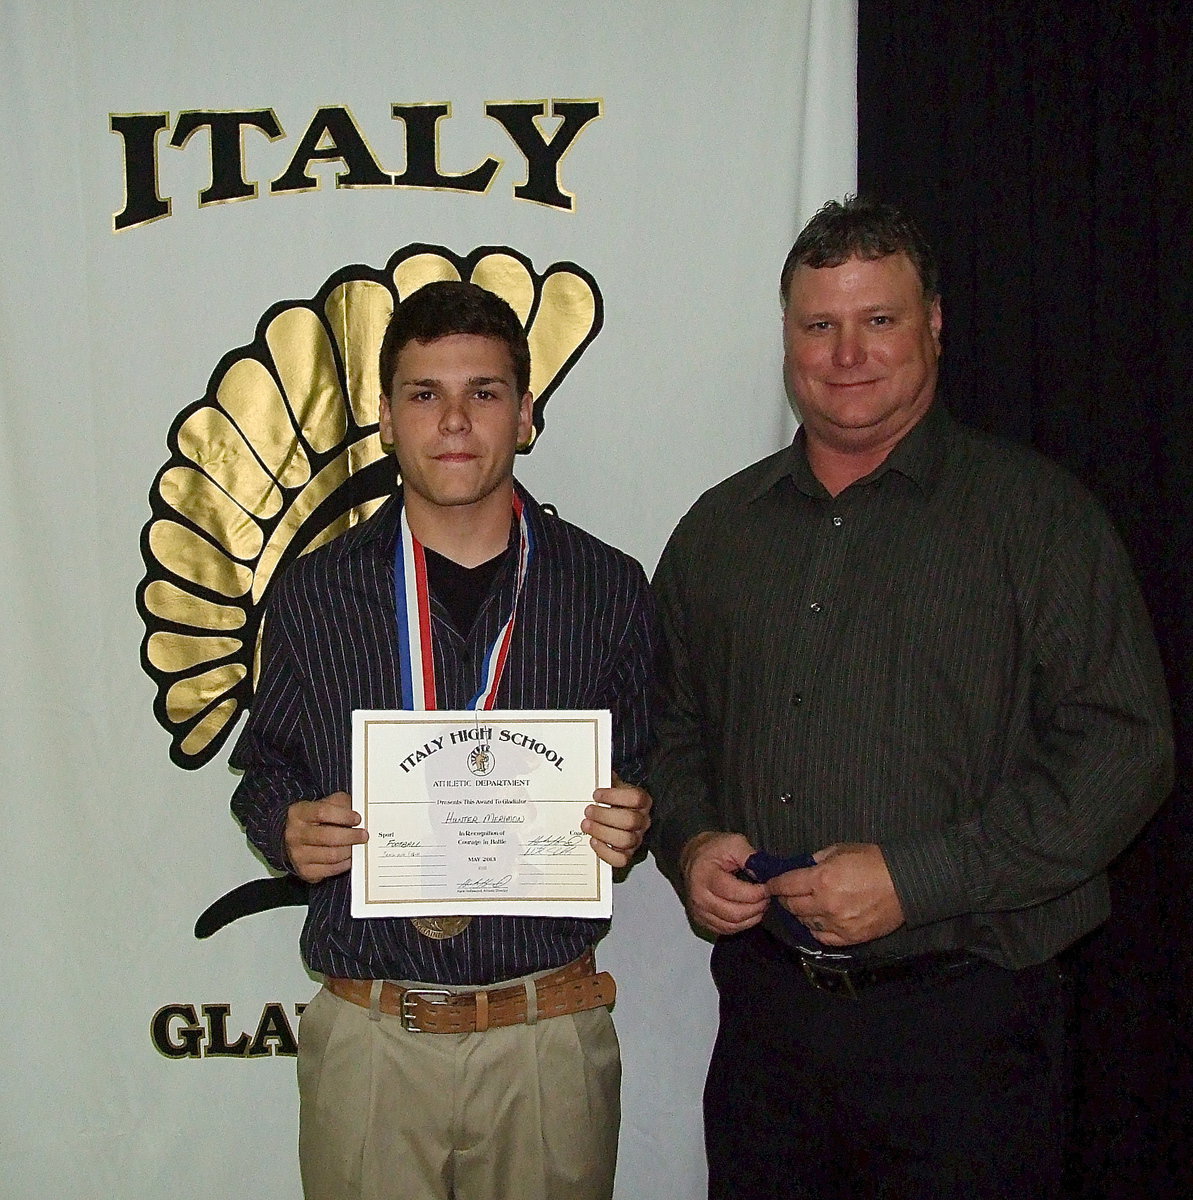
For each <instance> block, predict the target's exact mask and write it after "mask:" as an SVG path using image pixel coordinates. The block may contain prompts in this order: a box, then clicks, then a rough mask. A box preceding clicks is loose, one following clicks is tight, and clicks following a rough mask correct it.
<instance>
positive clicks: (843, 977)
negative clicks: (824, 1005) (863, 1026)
mask: <svg viewBox="0 0 1193 1200" xmlns="http://www.w3.org/2000/svg"><path fill="white" fill-rule="evenodd" d="M800 966H802V967H803V969H804V975H805V976H807V979H808V982H809V983H810V984H811V985H812V986H813V987H814V988H817V989H819V990H820V991H822V992H832V993H833V994H834V995H844V996H848V997H849V998H850V999H851V1000H856V999H857V998H858V993H857V988H856V987H854V984H853V972H852V971H851V970H850V968H849V967H836V966H829V965H828V964H826V963H819V962H816V961H815V960H814V959H811V958H808V957H807V956H806V955H801V957H800ZM830 980H831V981H832V982H829V981H830Z"/></svg>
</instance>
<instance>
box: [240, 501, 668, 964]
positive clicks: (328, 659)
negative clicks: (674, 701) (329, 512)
mask: <svg viewBox="0 0 1193 1200" xmlns="http://www.w3.org/2000/svg"><path fill="white" fill-rule="evenodd" d="M519 491H520V493H521V495H522V497H523V500H524V502H525V504H526V512H527V519H528V522H529V525H530V531H531V536H532V538H533V545H534V555H533V558H532V561H531V564H530V569H529V573H528V576H527V579H526V582H525V585H524V590H523V593H522V597H521V600H520V602H519V605H518V618H517V622H516V625H515V628H514V634H513V640H512V643H511V645H510V650H509V657H508V660H507V663H506V667H505V672H504V674H503V676H502V679H501V683H500V687H499V690H498V693H497V696H496V703H495V707H497V708H513V709H575V708H608V709H610V710H611V712H612V715H613V720H612V726H613V768H614V770H615V771H616V772H617V773H618V774H619V775H620V776H621V778H622V779H623V780H624V781H626V782H627V783H640V782H642V780H643V778H644V776H645V768H646V755H647V752H648V749H649V742H650V735H651V728H650V695H649V693H650V687H651V679H652V671H653V659H654V651H655V640H656V622H655V614H654V604H653V600H652V598H651V593H650V589H649V585H648V584H647V581H646V576H645V574H644V573H643V571H642V568H641V567H640V566H639V565H638V563H636V562H635V561H634V560H633V559H631V558H629V557H628V556H627V555H625V554H623V553H621V552H620V551H619V550H615V549H613V548H612V547H610V546H607V545H605V544H604V543H603V542H600V541H598V540H597V539H596V538H594V537H592V536H591V535H589V534H587V533H585V532H584V531H583V530H580V529H577V528H576V527H575V526H574V525H569V524H568V523H567V522H566V521H563V520H560V519H559V518H558V517H554V516H551V515H548V514H546V513H544V511H543V510H542V509H541V508H540V507H539V506H538V505H537V504H536V503H535V502H534V501H533V500H532V499H531V498H530V497H529V496H528V495H527V494H526V493H525V492H524V491H522V489H521V488H519ZM400 503H401V492H400V489H399V492H398V495H397V496H396V497H395V498H394V499H392V500H390V501H389V502H388V503H387V504H386V505H385V506H384V507H383V508H382V509H381V510H380V511H379V512H378V513H377V514H376V515H375V516H374V517H373V518H372V519H370V520H369V521H366V522H365V523H363V524H362V525H360V526H358V527H357V528H355V529H353V530H351V531H350V532H348V533H346V534H344V535H343V536H342V537H340V538H337V539H336V540H335V541H334V542H332V543H330V544H329V545H328V546H326V547H323V548H321V549H319V550H315V551H313V552H312V553H310V554H308V555H306V556H304V557H303V558H300V559H298V560H297V561H296V562H295V563H294V564H293V565H292V566H291V567H290V568H289V569H288V570H287V572H286V573H285V575H284V576H283V577H282V578H281V579H280V580H279V581H278V584H277V586H276V588H275V590H274V592H273V594H272V595H271V597H270V600H269V607H268V610H267V614H266V620H265V634H264V643H263V650H262V663H261V677H260V681H259V683H258V687H257V691H256V695H255V697H254V700H253V707H252V711H251V712H250V714H249V718H248V721H247V723H246V725H245V729H244V731H243V733H242V735H241V737H240V740H239V742H238V743H237V745H236V748H235V750H234V751H233V753H232V759H231V761H232V765H233V766H234V767H237V768H240V769H243V771H244V773H245V774H244V778H243V780H242V781H241V783H240V786H239V787H238V788H237V789H236V792H235V794H234V795H233V797H232V810H233V812H234V813H235V814H236V816H237V817H238V818H239V820H240V821H241V822H242V823H243V824H244V826H245V829H246V831H247V833H248V835H249V837H250V839H251V840H252V842H253V843H254V844H255V845H256V846H257V847H258V848H259V849H260V850H261V852H262V853H263V854H264V855H265V857H266V858H267V859H268V860H269V862H270V863H271V864H273V865H274V866H275V867H279V868H282V869H284V868H285V862H284V860H283V845H282V836H283V833H284V830H285V824H286V812H287V809H288V808H289V806H290V805H291V804H292V803H294V802H295V801H296V800H311V799H318V798H321V797H323V796H326V795H329V794H330V793H332V792H336V791H345V792H351V785H352V764H351V749H352V733H351V728H352V724H351V715H352V710H353V709H358V708H361V709H386V708H400V707H401V684H400V675H399V665H398V650H397V628H396V615H395V605H394V579H393V571H394V542H395V539H396V537H397V533H398V519H399V514H400V511H401V510H400ZM515 587H516V556H515V555H507V556H506V560H505V562H504V563H503V564H502V566H501V567H500V568H499V570H498V572H497V575H496V577H495V579H494V581H493V584H492V587H491V589H490V591H489V594H488V596H487V597H486V599H485V601H484V602H483V604H482V605H481V608H480V611H479V613H478V614H477V618H476V621H475V622H474V624H473V628H472V630H471V631H470V633H469V634H468V635H467V636H464V635H462V634H461V633H459V632H458V631H457V630H456V628H455V626H454V625H453V624H452V622H451V620H450V618H449V616H448V613H447V611H446V610H445V609H444V607H443V606H442V604H441V603H440V602H439V601H438V599H437V598H436V597H435V596H434V595H432V597H431V618H432V643H433V652H434V661H435V683H436V690H437V694H438V698H439V707H441V708H443V709H462V708H465V707H467V704H468V701H469V699H470V698H471V697H472V695H473V694H474V692H475V691H476V688H477V684H478V681H479V679H480V671H481V665H482V662H483V659H484V655H485V652H486V651H487V650H488V648H489V646H490V645H491V644H492V642H493V640H494V638H495V637H496V635H497V632H498V630H499V629H500V628H501V627H502V625H503V624H504V623H505V620H506V618H507V617H508V615H509V612H510V608H511V606H512V604H513V600H514V592H515ZM349 900H350V893H349V877H348V875H347V874H343V875H338V876H335V877H334V878H331V879H328V880H325V881H323V882H321V883H318V884H316V885H314V886H313V887H312V888H311V891H310V904H309V908H308V913H307V920H306V924H305V926H304V928H303V933H302V952H303V957H304V960H305V961H306V963H307V965H308V967H310V969H311V970H313V971H318V972H322V973H324V974H328V975H340V976H347V977H350V978H357V979H415V980H423V981H427V982H436V983H450V984H466V983H472V984H488V983H494V982H497V981H499V980H502V979H510V978H513V977H515V976H518V975H525V974H529V973H530V972H532V971H540V970H547V969H550V968H554V967H558V966H562V965H563V964H564V963H567V962H569V961H571V960H572V959H574V958H576V957H578V956H579V955H580V954H581V953H582V952H583V951H584V950H585V949H587V948H588V947H589V946H591V945H592V944H593V943H594V942H595V941H596V940H597V939H598V938H599V937H601V936H602V934H603V933H604V932H605V931H606V929H607V927H608V922H606V921H599V920H587V919H581V918H575V919H573V918H563V917H478V918H476V919H475V920H473V921H472V922H471V924H469V925H468V926H467V928H466V929H465V930H464V932H463V933H461V934H459V935H457V936H456V937H453V938H449V939H446V940H443V941H436V940H433V939H430V938H427V937H424V936H423V935H422V934H420V933H419V932H418V931H417V930H416V929H415V927H414V926H413V925H412V924H411V923H410V921H408V920H405V919H388V918H369V919H367V920H361V919H355V918H353V917H352V916H351V915H350V914H349Z"/></svg>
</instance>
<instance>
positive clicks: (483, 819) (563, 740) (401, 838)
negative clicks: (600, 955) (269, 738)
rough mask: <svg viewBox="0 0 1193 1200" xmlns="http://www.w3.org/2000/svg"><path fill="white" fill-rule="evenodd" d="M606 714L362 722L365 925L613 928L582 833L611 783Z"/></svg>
mask: <svg viewBox="0 0 1193 1200" xmlns="http://www.w3.org/2000/svg"><path fill="white" fill-rule="evenodd" d="M610 728H611V726H610V717H609V713H608V711H605V710H595V709H593V710H587V709H586V710H579V711H528V712H519V711H510V710H491V711H489V712H484V711H480V712H472V711H463V712H443V711H436V710H429V711H413V712H412V711H405V710H384V711H362V710H358V711H356V712H354V713H353V714H352V803H353V807H354V808H355V809H356V811H357V812H359V813H360V814H361V819H362V821H363V823H364V827H365V828H366V829H367V830H368V831H369V840H368V841H367V842H365V843H364V844H363V845H358V846H354V847H353V848H352V915H353V916H354V917H427V916H457V915H458V916H468V915H477V916H480V915H487V916H495V915H496V916H552V917H608V916H610V915H611V914H612V911H613V886H612V885H613V873H612V870H611V868H610V867H609V864H608V863H606V862H603V861H602V860H601V859H599V858H598V857H597V855H596V853H595V852H594V851H593V849H592V846H591V845H590V844H589V841H588V838H587V837H586V836H585V835H584V834H583V833H581V832H580V822H581V821H582V820H583V819H584V809H585V808H586V807H587V806H588V805H589V804H591V803H592V793H593V791H594V790H595V789H596V788H598V787H608V786H609V781H610Z"/></svg>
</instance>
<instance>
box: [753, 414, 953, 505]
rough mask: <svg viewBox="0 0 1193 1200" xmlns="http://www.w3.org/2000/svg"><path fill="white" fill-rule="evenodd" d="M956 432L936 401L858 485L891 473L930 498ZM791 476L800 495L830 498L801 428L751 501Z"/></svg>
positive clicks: (769, 470) (770, 465)
mask: <svg viewBox="0 0 1193 1200" xmlns="http://www.w3.org/2000/svg"><path fill="white" fill-rule="evenodd" d="M955 430H956V426H955V424H954V422H953V418H952V417H951V416H949V413H948V410H947V409H946V408H945V406H944V404H943V403H942V402H940V401H937V402H936V403H934V404H933V405H932V407H931V408H929V409H928V411H927V412H926V413H925V414H924V416H923V417H922V418H921V419H920V420H919V421H917V422H916V423H915V425H913V426H912V428H911V429H910V430H909V431H908V432H907V433H906V434H905V435H904V436H903V437H902V438H901V439H900V440H899V442H898V443H897V444H896V446H895V448H894V449H893V450H892V451H891V452H890V454H888V455H887V456H886V458H885V459H884V460H883V462H882V463H881V465H879V466H878V467H876V468H875V469H874V470H873V471H871V472H870V474H869V475H866V476H865V477H863V478H862V479H859V480H858V483H859V484H862V483H869V482H871V481H872V480H875V479H878V478H880V477H881V476H882V475H885V474H886V473H887V472H888V471H895V472H897V473H898V474H900V475H903V476H905V477H906V478H908V479H910V480H911V481H912V482H913V483H914V484H916V486H917V487H919V489H920V491H921V492H923V493H924V494H925V495H930V494H931V493H932V491H933V489H934V488H935V487H936V484H937V482H938V481H939V479H940V473H941V470H942V468H943V464H944V456H945V451H946V449H947V446H948V443H949V442H950V441H951V440H952V438H953V437H954V435H955ZM788 477H790V479H791V480H792V482H794V484H795V486H796V487H797V488H799V490H800V491H801V492H804V493H806V494H807V495H809V496H818V497H819V496H824V495H827V493H826V492H825V489H824V485H823V484H821V482H820V480H819V479H817V478H816V476H815V475H814V474H813V472H812V468H811V467H810V466H809V465H808V454H807V450H806V447H805V436H804V430H803V428H802V427H801V428H799V429H797V430H796V433H795V438H794V440H793V441H792V443H791V445H790V446H788V447H787V448H786V449H785V450H782V451H780V452H779V453H778V454H776V455H775V456H774V458H773V459H772V460H771V462H770V464H769V466H768V467H767V469H766V470H765V471H764V472H763V474H762V476H761V477H760V478H759V480H758V484H757V486H756V487H755V488H754V490H753V492H752V493H751V494H750V497H749V498H750V500H751V501H754V500H758V499H761V497H762V496H764V495H765V494H766V493H767V492H769V491H770V490H771V489H772V488H773V487H774V486H775V485H776V484H777V483H778V482H779V481H780V480H781V479H785V478H788ZM854 486H856V485H854Z"/></svg>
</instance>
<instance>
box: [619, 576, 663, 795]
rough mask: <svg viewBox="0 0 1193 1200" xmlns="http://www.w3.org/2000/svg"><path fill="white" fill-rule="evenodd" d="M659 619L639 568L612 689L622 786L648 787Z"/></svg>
mask: <svg viewBox="0 0 1193 1200" xmlns="http://www.w3.org/2000/svg"><path fill="white" fill-rule="evenodd" d="M657 648H658V618H657V616H656V613H655V604H654V597H653V596H652V595H651V592H650V587H649V585H648V584H647V582H646V576H645V574H644V573H643V571H642V568H641V567H639V566H638V564H637V563H635V564H634V573H633V576H632V581H631V588H630V602H629V615H628V617H627V619H626V622H625V629H624V633H623V636H622V640H621V644H620V645H619V646H618V650H617V658H616V663H615V666H614V670H613V677H612V685H611V688H610V694H611V697H612V699H611V701H610V705H609V707H610V709H611V710H612V714H613V718H612V724H613V769H614V771H616V772H617V774H618V776H619V777H620V779H621V780H622V782H623V783H631V784H634V785H635V786H639V787H642V786H645V782H646V767H647V759H648V756H649V754H650V747H651V741H652V738H653V736H654V723H653V720H652V716H653V708H654V700H655V691H656V685H655V659H656V656H657V652H658V650H657Z"/></svg>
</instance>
